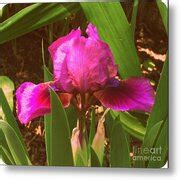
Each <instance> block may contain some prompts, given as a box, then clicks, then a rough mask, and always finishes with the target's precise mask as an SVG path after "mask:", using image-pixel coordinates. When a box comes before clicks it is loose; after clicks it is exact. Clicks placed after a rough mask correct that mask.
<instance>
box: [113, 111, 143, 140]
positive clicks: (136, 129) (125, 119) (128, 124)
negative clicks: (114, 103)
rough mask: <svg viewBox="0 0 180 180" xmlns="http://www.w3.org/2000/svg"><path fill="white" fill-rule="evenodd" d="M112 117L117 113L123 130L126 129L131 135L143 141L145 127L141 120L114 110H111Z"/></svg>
mask: <svg viewBox="0 0 180 180" xmlns="http://www.w3.org/2000/svg"><path fill="white" fill-rule="evenodd" d="M111 114H112V117H113V118H114V119H115V118H116V117H117V116H118V115H119V116H120V118H119V119H118V120H119V121H120V123H121V125H122V127H123V129H124V130H125V131H127V132H128V133H129V134H131V135H132V136H134V137H136V138H137V139H139V140H141V141H143V139H144V135H145V132H146V128H145V127H144V126H143V125H142V124H141V122H140V121H139V120H138V119H137V118H135V117H133V116H132V115H130V114H129V113H126V112H115V111H111Z"/></svg>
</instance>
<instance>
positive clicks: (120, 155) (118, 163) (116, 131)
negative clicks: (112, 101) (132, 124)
mask: <svg viewBox="0 0 180 180" xmlns="http://www.w3.org/2000/svg"><path fill="white" fill-rule="evenodd" d="M118 118H119V116H118V117H117V119H118ZM117 119H116V121H115V122H114V125H113V129H112V133H111V139H110V145H111V150H110V163H111V167H130V156H129V153H130V151H129V145H128V141H127V139H126V135H125V133H124V130H123V128H122V126H121V124H120V122H119V120H117Z"/></svg>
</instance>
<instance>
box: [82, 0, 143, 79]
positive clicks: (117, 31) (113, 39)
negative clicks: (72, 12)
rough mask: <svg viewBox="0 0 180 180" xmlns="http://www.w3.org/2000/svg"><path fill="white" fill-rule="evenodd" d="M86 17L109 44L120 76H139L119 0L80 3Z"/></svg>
mask: <svg viewBox="0 0 180 180" xmlns="http://www.w3.org/2000/svg"><path fill="white" fill-rule="evenodd" d="M81 7H82V8H83V11H84V13H85V15H86V17H87V19H88V21H90V22H92V23H94V24H95V25H96V26H97V29H98V31H99V33H100V37H101V38H102V39H103V40H104V41H105V42H107V43H108V44H109V45H110V48H111V50H112V52H113V55H114V57H115V61H116V63H117V64H118V65H119V66H118V67H119V73H120V75H121V76H122V78H128V77H129V76H140V74H141V71H140V63H139V59H138V55H137V52H136V48H135V45H134V38H133V34H132V31H131V27H130V25H129V23H128V20H127V18H126V16H125V14H124V11H123V9H122V7H121V5H120V3H119V2H108V3H107V2H104V3H85V2H82V3H81Z"/></svg>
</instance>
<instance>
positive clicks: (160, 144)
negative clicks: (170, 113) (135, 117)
mask: <svg viewBox="0 0 180 180" xmlns="http://www.w3.org/2000/svg"><path fill="white" fill-rule="evenodd" d="M154 148H155V149H156V150H157V149H159V151H158V153H157V154H155V156H156V159H158V160H157V161H149V163H148V166H147V167H148V168H161V167H163V166H164V165H165V163H166V161H167V158H168V157H167V156H168V123H167V120H166V121H165V122H164V124H163V126H162V130H161V132H160V133H159V136H158V138H157V140H156V143H155V145H154Z"/></svg>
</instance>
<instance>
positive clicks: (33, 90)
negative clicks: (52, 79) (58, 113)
mask: <svg viewBox="0 0 180 180" xmlns="http://www.w3.org/2000/svg"><path fill="white" fill-rule="evenodd" d="M48 88H49V86H48V84H47V83H41V84H38V85H35V84H33V83H31V82H25V83H23V84H22V85H21V86H20V87H19V88H18V89H17V91H16V99H17V102H16V103H17V104H16V111H17V115H18V119H19V120H20V122H21V123H22V124H27V123H28V122H29V121H30V120H32V119H34V118H37V117H39V116H42V115H44V114H46V113H49V112H50V93H49V90H48Z"/></svg>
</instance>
